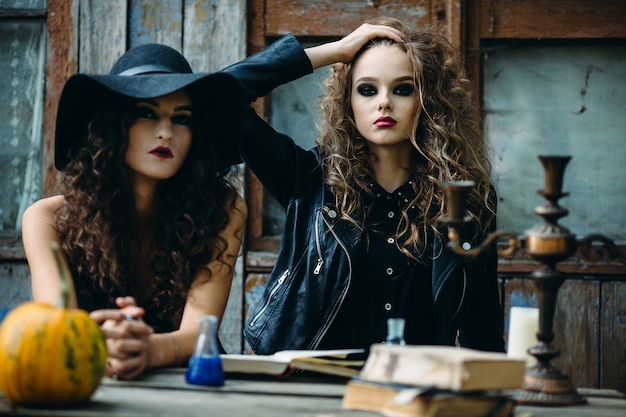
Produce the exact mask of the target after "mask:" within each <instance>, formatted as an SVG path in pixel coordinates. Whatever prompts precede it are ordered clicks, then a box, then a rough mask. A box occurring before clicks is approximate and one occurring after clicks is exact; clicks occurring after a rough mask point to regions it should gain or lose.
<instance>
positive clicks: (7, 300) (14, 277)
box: [0, 262, 32, 323]
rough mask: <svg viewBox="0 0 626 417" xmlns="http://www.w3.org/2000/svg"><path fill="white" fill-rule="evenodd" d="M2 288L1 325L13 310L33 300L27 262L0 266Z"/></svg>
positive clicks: (0, 284) (0, 292) (0, 300)
mask: <svg viewBox="0 0 626 417" xmlns="http://www.w3.org/2000/svg"><path fill="white" fill-rule="evenodd" d="M0 288H2V291H0V323H1V322H2V319H4V316H5V315H6V314H7V313H8V312H9V311H10V310H11V309H13V308H14V307H16V306H18V305H19V304H21V303H23V302H25V301H29V300H31V298H32V295H31V289H30V270H29V269H28V265H27V264H26V263H25V262H7V263H2V264H0Z"/></svg>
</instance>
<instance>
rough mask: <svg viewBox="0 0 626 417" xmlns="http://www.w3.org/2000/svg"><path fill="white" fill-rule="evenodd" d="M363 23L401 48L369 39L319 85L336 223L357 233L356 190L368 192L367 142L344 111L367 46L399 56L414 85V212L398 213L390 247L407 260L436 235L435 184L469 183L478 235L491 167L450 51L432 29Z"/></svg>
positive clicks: (322, 143)
mask: <svg viewBox="0 0 626 417" xmlns="http://www.w3.org/2000/svg"><path fill="white" fill-rule="evenodd" d="M368 23H370V24H376V25H386V26H390V27H393V28H395V29H398V30H399V31H400V33H401V37H402V39H403V41H404V43H402V44H400V43H396V42H394V41H392V40H390V39H375V40H372V41H370V42H368V43H367V44H366V45H365V46H364V47H363V48H362V49H361V51H360V52H359V53H357V54H356V56H355V57H354V59H353V60H352V62H351V63H347V64H343V63H339V64H335V65H334V66H333V68H332V71H331V74H330V76H329V77H328V78H327V80H326V94H325V96H324V97H323V99H322V101H321V109H322V120H324V123H323V124H322V126H321V127H320V136H319V137H318V139H317V144H318V145H319V147H320V154H321V157H322V161H323V162H324V164H325V166H326V174H325V175H326V178H325V180H326V183H327V184H328V185H329V186H330V187H331V189H332V190H333V192H334V194H335V196H336V201H335V203H336V205H337V208H338V210H339V212H340V213H341V216H342V218H344V219H346V220H348V221H350V222H352V223H354V224H355V225H356V226H357V227H359V228H360V229H361V230H364V225H363V220H357V219H365V218H366V216H367V212H366V209H365V208H364V204H363V202H362V198H363V195H364V194H363V193H371V191H370V190H369V188H368V187H367V183H366V182H367V178H370V177H373V176H372V175H371V174H372V173H371V171H370V166H369V163H368V156H369V151H368V146H367V142H366V141H365V140H364V139H363V138H361V137H360V135H359V132H358V130H357V128H356V123H355V120H354V115H353V112H352V108H351V102H350V97H351V94H352V75H353V63H354V62H356V61H357V60H358V59H359V57H360V55H361V53H362V52H363V51H365V50H367V49H370V48H375V47H379V46H381V45H387V46H389V45H391V46H393V47H397V48H400V49H401V50H402V51H404V52H406V54H407V57H408V59H409V64H410V68H411V69H412V72H413V76H414V82H415V85H416V94H415V100H416V108H417V109H418V111H417V112H416V114H415V120H414V121H413V126H414V129H412V132H413V134H412V135H411V136H410V138H409V139H410V141H411V143H412V145H413V158H412V167H411V169H412V179H413V189H414V191H415V197H414V198H413V200H412V201H410V202H408V203H407V206H406V207H407V208H408V207H413V206H414V207H415V210H414V211H411V216H409V213H408V211H407V210H403V212H402V219H401V221H400V225H399V228H398V230H397V232H396V242H397V245H398V247H399V248H400V250H402V251H403V252H405V253H406V254H407V255H409V256H411V257H414V258H417V259H420V258H421V257H422V255H424V254H425V251H426V249H427V247H428V244H429V242H428V241H427V240H428V237H429V236H430V235H431V234H430V233H429V232H434V233H435V234H436V235H438V236H441V232H440V230H439V228H438V222H439V219H440V218H441V217H442V216H443V215H444V214H445V207H444V196H443V191H442V189H441V186H440V185H441V183H442V182H444V181H457V180H471V181H474V183H475V184H476V185H475V187H474V188H473V190H472V191H471V193H470V195H469V197H468V215H469V216H471V218H472V219H473V221H474V233H475V234H476V235H480V234H483V235H484V234H485V233H486V231H487V230H488V228H489V226H490V224H491V222H492V220H493V218H494V216H495V194H494V192H493V190H492V186H491V181H490V174H491V165H490V163H489V160H488V157H487V148H486V145H485V143H484V141H483V138H482V136H481V132H480V129H479V121H478V112H477V111H476V109H475V108H474V106H473V100H472V93H471V89H470V82H469V80H468V79H467V77H466V75H465V71H464V68H463V65H462V63H461V61H460V60H459V57H458V54H457V51H456V50H455V49H454V47H453V46H452V45H451V44H450V43H449V42H448V41H447V40H446V39H445V38H444V37H443V36H441V35H440V34H438V33H437V32H436V30H434V29H433V28H425V27H415V28H411V27H408V26H407V25H405V24H404V23H403V22H401V21H400V20H397V19H394V18H377V19H373V20H370V21H368ZM359 212H360V213H359ZM357 213H358V215H357Z"/></svg>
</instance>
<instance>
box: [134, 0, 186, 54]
mask: <svg viewBox="0 0 626 417" xmlns="http://www.w3.org/2000/svg"><path fill="white" fill-rule="evenodd" d="M182 13H183V0H130V15H129V17H128V31H129V33H128V40H129V48H132V47H133V46H137V45H143V44H146V43H153V42H156V43H162V44H165V45H168V46H171V47H172V48H174V49H176V50H177V51H180V50H181V47H182V34H183V15H182Z"/></svg>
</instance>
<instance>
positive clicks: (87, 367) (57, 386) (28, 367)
mask: <svg viewBox="0 0 626 417" xmlns="http://www.w3.org/2000/svg"><path fill="white" fill-rule="evenodd" d="M53 251H54V253H55V258H56V260H57V265H58V266H59V270H60V271H61V276H62V282H63V285H62V288H63V289H62V294H61V306H52V305H49V304H46V303H40V302H27V303H24V304H21V305H20V306H18V307H16V308H15V309H13V310H12V311H11V312H9V314H8V315H7V316H6V317H5V319H4V321H3V322H2V323H1V325H0V390H1V391H2V392H3V393H4V396H5V397H6V398H8V399H9V400H10V401H13V402H15V403H18V404H29V405H38V404H41V405H43V404H50V405H54V404H58V405H66V404H74V403H79V402H83V401H85V400H87V399H88V398H89V397H91V395H92V394H93V393H94V391H95V390H96V389H97V388H98V386H99V385H100V382H101V380H102V377H103V375H104V371H105V367H106V358H107V349H106V344H105V340H104V335H103V334H102V331H101V330H100V326H99V325H98V323H96V322H95V321H94V320H92V319H91V318H90V317H89V314H88V313H87V312H86V311H84V310H80V309H69V308H67V303H68V301H69V288H70V285H71V278H70V277H69V273H68V272H67V267H66V266H65V263H64V261H63V260H62V258H61V255H60V253H59V249H58V245H56V244H54V246H53Z"/></svg>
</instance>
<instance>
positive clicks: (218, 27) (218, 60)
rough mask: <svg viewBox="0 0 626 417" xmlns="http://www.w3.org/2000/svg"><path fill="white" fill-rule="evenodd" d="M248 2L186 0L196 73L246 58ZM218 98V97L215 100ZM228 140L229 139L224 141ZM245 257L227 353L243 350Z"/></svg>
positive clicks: (188, 43) (224, 327) (186, 48)
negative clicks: (246, 12)
mask: <svg viewBox="0 0 626 417" xmlns="http://www.w3.org/2000/svg"><path fill="white" fill-rule="evenodd" d="M245 11H246V2H245V0H186V1H185V2H184V14H183V15H184V18H183V21H184V25H183V28H182V29H183V33H182V39H183V45H182V52H183V54H184V55H185V57H186V58H187V59H188V61H189V63H190V64H191V67H192V69H193V70H194V72H214V71H217V70H219V69H221V68H223V67H226V66H228V65H230V64H233V63H235V62H237V61H240V60H242V59H243V58H245V50H246V14H245ZM216 99H218V98H216ZM221 140H227V138H221ZM242 168H243V166H235V167H233V168H232V172H231V179H232V181H233V182H234V183H235V184H237V185H239V192H240V194H241V195H244V190H243V169H242ZM243 298H244V297H243V257H242V258H240V259H239V261H238V262H237V268H236V270H235V276H234V277H233V284H232V287H231V292H230V297H229V299H228V305H227V307H226V312H225V313H224V318H223V321H222V323H221V325H220V340H221V341H222V344H223V345H224V349H226V351H227V352H231V353H239V352H241V351H242V349H243V337H242V333H241V329H242V326H243V324H242V321H243V314H244V313H243V310H244V306H243Z"/></svg>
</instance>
